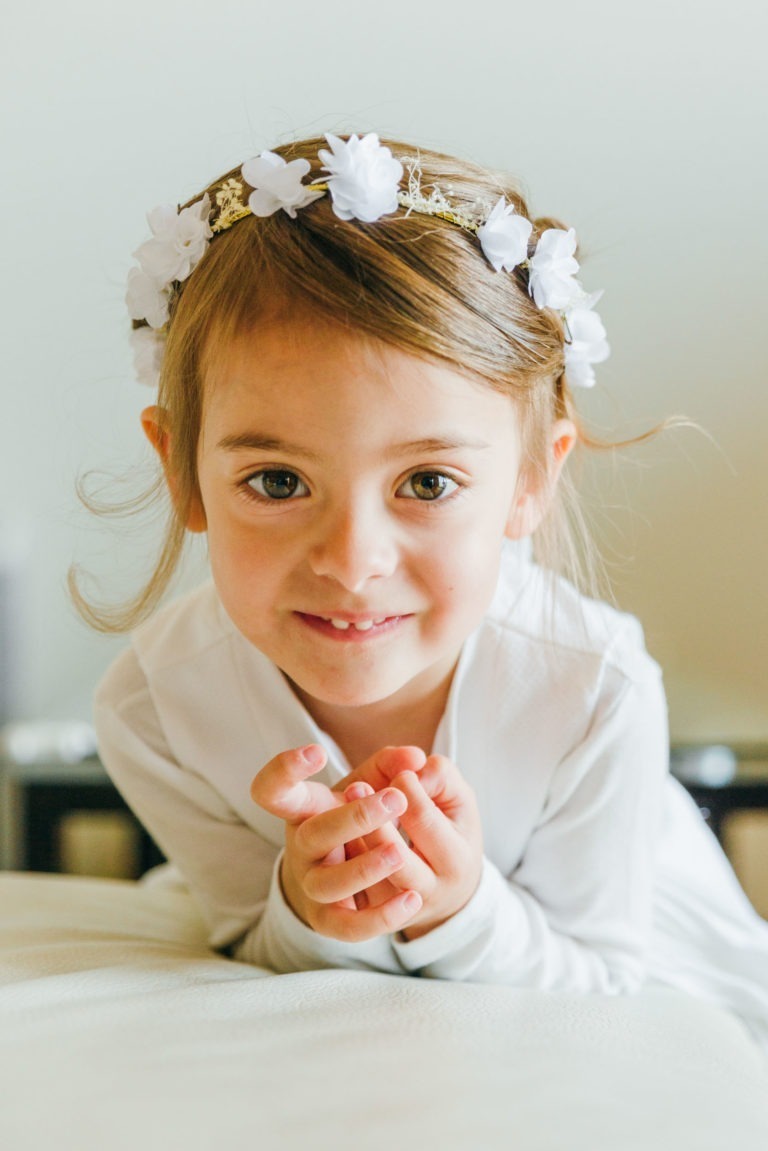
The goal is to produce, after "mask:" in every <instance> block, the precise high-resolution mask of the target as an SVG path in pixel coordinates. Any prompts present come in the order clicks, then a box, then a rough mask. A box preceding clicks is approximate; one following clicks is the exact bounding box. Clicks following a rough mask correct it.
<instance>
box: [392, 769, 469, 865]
mask: <svg viewBox="0 0 768 1151" xmlns="http://www.w3.org/2000/svg"><path fill="white" fill-rule="evenodd" d="M396 779H397V787H398V789H399V790H400V791H402V792H403V794H404V795H405V797H406V799H407V800H408V807H407V808H406V810H405V812H404V813H403V815H402V816H401V819H400V822H401V824H402V826H403V829H404V830H405V831H406V832H407V833H408V836H409V837H410V840H411V844H412V846H413V848H414V849H416V850H417V851H418V852H419V853H420V854H421V855H422V856H423V857H424V859H425V860H426V862H427V863H428V864H429V866H430V867H431V868H432V870H433V871H435V872H436V873H437V874H438V875H451V874H452V873H453V872H454V871H455V870H456V867H457V864H459V863H460V861H461V860H462V859H463V857H464V855H465V853H466V840H465V839H464V837H463V836H461V835H460V834H459V832H458V831H457V830H456V829H455V827H454V826H453V824H452V823H451V821H450V820H449V819H448V817H447V816H446V815H444V814H443V812H442V811H441V810H440V808H439V807H438V806H437V804H436V803H435V802H434V801H433V800H432V799H431V798H430V796H429V795H428V794H427V792H426V791H425V790H424V788H423V787H422V785H421V782H420V777H419V776H418V775H416V774H415V772H411V771H404V772H402V773H401V774H400V775H398V776H397V777H396Z"/></svg>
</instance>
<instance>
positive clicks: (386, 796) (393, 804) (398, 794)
mask: <svg viewBox="0 0 768 1151" xmlns="http://www.w3.org/2000/svg"><path fill="white" fill-rule="evenodd" d="M380 799H381V804H382V807H384V808H385V810H386V811H391V812H401V811H402V810H403V793H402V791H397V790H396V788H394V787H392V788H390V789H389V790H388V791H382V792H381V795H380Z"/></svg>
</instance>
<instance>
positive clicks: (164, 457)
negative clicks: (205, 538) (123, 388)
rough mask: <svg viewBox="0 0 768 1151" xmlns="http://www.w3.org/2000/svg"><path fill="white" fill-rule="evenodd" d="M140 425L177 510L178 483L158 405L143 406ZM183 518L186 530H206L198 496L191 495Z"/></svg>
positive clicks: (165, 425) (164, 417) (164, 418)
mask: <svg viewBox="0 0 768 1151" xmlns="http://www.w3.org/2000/svg"><path fill="white" fill-rule="evenodd" d="M141 426H142V428H143V429H144V435H145V436H146V437H147V439H148V440H149V442H150V443H151V445H152V447H153V448H154V449H155V451H156V452H157V454H158V456H159V457H160V462H161V463H162V465H163V471H164V472H165V482H166V483H167V484H168V491H169V492H170V493H171V499H172V500H173V503H174V506H175V507H176V509H177V510H178V509H179V498H178V489H179V485H178V479H177V477H176V475H175V473H174V471H173V470H172V467H171V439H170V434H169V432H168V430H167V420H166V415H165V412H164V411H163V409H162V408H158V407H151V408H145V409H144V411H143V412H142V413H141ZM184 518H185V527H186V529H187V531H190V532H204V531H205V530H206V528H207V524H206V520H205V509H204V508H203V505H202V501H201V500H200V497H199V496H197V495H195V496H193V498H192V501H191V503H190V505H189V509H188V510H187V511H186V512H185V517H184Z"/></svg>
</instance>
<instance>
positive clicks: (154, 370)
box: [130, 328, 165, 388]
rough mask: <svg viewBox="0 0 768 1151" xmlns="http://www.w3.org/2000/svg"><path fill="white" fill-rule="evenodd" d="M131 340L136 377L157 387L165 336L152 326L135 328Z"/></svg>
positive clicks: (141, 382) (141, 381) (140, 381)
mask: <svg viewBox="0 0 768 1151" xmlns="http://www.w3.org/2000/svg"><path fill="white" fill-rule="evenodd" d="M130 341H131V349H132V351H133V366H134V369H135V371H136V379H137V380H138V381H139V383H140V384H146V385H147V386H148V387H150V388H154V387H157V385H158V383H159V381H160V368H161V367H162V363H163V352H164V351H165V336H163V335H161V334H160V332H155V331H153V330H152V328H134V329H133V331H132V332H131V335H130Z"/></svg>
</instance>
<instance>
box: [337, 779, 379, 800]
mask: <svg viewBox="0 0 768 1151" xmlns="http://www.w3.org/2000/svg"><path fill="white" fill-rule="evenodd" d="M367 795H373V788H372V787H371V785H370V784H369V783H350V785H349V787H348V788H347V789H346V791H345V792H344V798H345V799H346V800H347V802H348V803H351V802H352V801H353V800H355V799H365V797H366V796H367Z"/></svg>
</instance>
